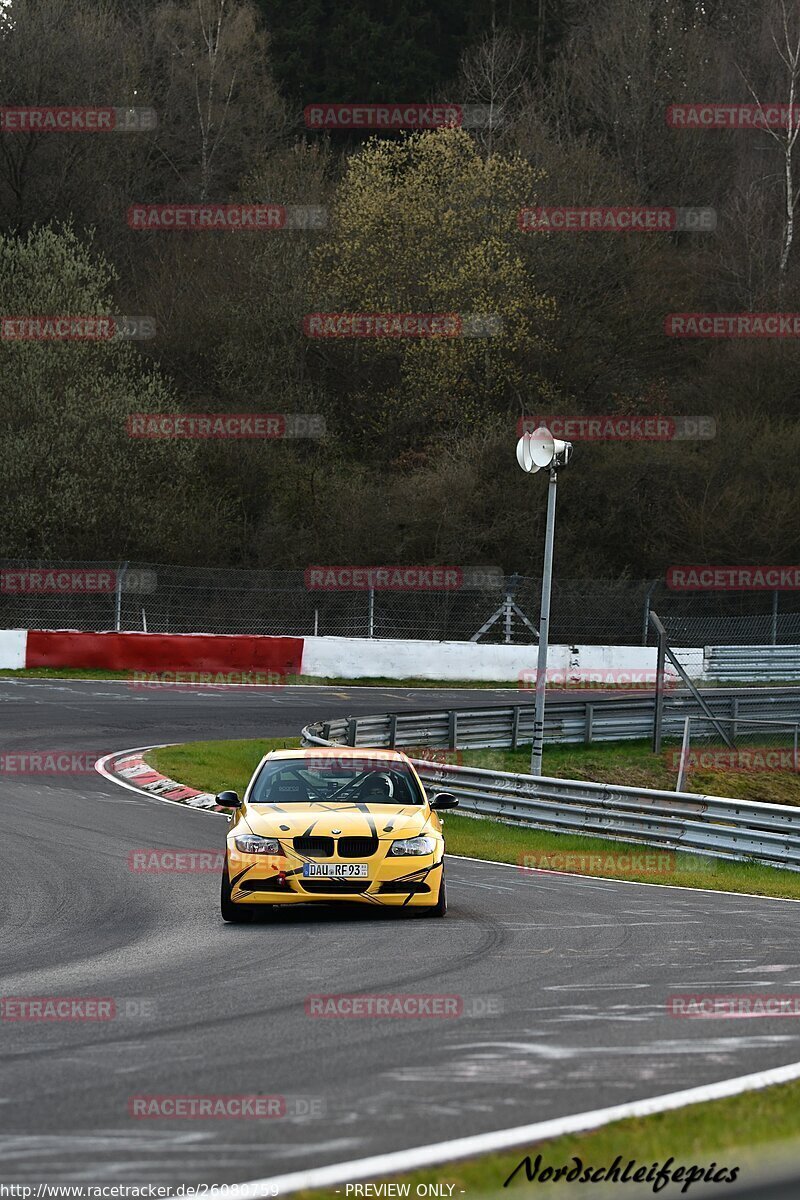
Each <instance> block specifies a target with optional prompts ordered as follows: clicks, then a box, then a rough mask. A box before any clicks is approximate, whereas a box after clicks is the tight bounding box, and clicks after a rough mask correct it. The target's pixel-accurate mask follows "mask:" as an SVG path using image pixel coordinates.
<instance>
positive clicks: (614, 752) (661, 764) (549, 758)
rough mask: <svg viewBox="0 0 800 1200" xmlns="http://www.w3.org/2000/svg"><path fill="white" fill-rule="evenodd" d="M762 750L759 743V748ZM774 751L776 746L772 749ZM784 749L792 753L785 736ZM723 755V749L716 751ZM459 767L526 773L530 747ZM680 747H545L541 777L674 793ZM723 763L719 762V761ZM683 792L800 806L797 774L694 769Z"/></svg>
mask: <svg viewBox="0 0 800 1200" xmlns="http://www.w3.org/2000/svg"><path fill="white" fill-rule="evenodd" d="M762 745H763V743H762ZM739 746H740V749H742V750H745V749H753V748H756V747H757V746H758V743H757V742H756V741H750V740H748V741H747V742H745V741H744V740H741V739H740V741H739ZM767 748H772V749H776V748H777V746H776V745H775V744H773V745H772V747H767ZM783 748H784V749H787V750H789V752H791V749H792V746H791V739H790V738H789V737H788V735H787V736H786V738H785V740H784V742H783ZM721 749H722V751H726V748H725V747H724V746H723V747H721ZM459 753H460V755H461V756H462V761H463V763H464V766H468V767H489V768H491V769H492V770H494V771H516V772H519V773H521V774H523V775H525V774H527V773H528V772H529V771H530V762H531V752H530V746H527V747H525V748H523V749H522V750H462V751H460V752H459ZM679 753H680V743H679V742H677V741H665V742H664V744H663V749H662V752H661V754H660V755H658V754H653V753H652V751H651V749H650V742H649V741H625V742H595V743H594V744H593V745H591V746H580V745H574V746H570V745H566V746H550V745H545V748H544V754H543V756H542V771H543V773H544V774H545V775H553V776H556V777H558V778H560V779H586V780H594V781H595V782H596V783H621V784H627V785H628V786H629V787H646V788H661V789H663V790H664V791H668V792H671V791H674V789H675V782H676V780H677V777H678V769H677V763H676V761H675V755H676V754H679ZM723 761H724V760H723ZM684 791H688V792H700V793H701V794H707V795H709V796H735V797H736V798H737V799H739V800H763V801H765V802H766V803H768V804H793V805H800V774H798V773H797V772H796V771H766V770H764V771H723V770H713V771H712V770H705V769H702V770H701V769H699V768H693V769H691V770H690V771H689V772H688V775H687V777H686V782H685V784H684Z"/></svg>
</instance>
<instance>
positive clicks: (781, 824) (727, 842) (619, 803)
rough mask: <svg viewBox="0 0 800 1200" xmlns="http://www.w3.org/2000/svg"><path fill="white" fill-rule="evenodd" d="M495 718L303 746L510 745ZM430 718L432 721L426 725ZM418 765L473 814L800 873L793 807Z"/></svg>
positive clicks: (452, 717) (383, 728)
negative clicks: (468, 735) (468, 737)
mask: <svg viewBox="0 0 800 1200" xmlns="http://www.w3.org/2000/svg"><path fill="white" fill-rule="evenodd" d="M740 699H741V697H740ZM613 703H619V701H614V702H613ZM795 703H796V700H795ZM501 712H505V713H506V715H505V717H504V718H503V719H504V720H505V721H506V722H508V720H509V719H511V720H513V719H515V718H514V717H513V715H512V716H511V717H509V713H508V710H501ZM490 714H491V710H488V709H483V710H466V711H465V710H461V711H460V712H459V711H458V710H450V712H449V713H429V714H420V713H417V714H408V715H406V716H405V720H406V721H407V720H408V717H409V716H411V715H413V716H415V717H416V721H415V723H414V724H413V726H411V730H413V736H414V738H416V741H415V742H412V741H408V742H406V741H403V742H401V741H400V740H399V737H398V734H399V733H401V734H403V735H405V734H407V733H408V732H410V730H409V729H408V728H405V729H403V730H399V729H398V724H399V721H400V719H401V718H400V717H399V716H398V715H396V714H384V715H382V716H376V717H360V718H358V719H357V722H356V718H350V719H349V720H345V721H327V722H317V723H316V724H314V725H309V726H307V727H306V728H305V729H304V730H303V741H304V743H305V744H306V745H326V744H336V743H338V744H341V743H342V742H348V743H349V744H350V745H357V746H361V745H363V746H365V747H366V746H375V747H380V746H387V745H388V744H389V740H388V739H389V737H390V735H392V734H393V735H394V742H393V744H394V745H398V746H399V745H401V744H402V745H417V746H423V745H429V746H441V745H446V744H447V740H445V741H442V738H443V737H444V738H445V739H447V738H448V737H450V736H452V735H453V734H454V733H455V734H458V733H459V730H460V729H461V730H466V729H467V727H469V729H470V731H471V732H472V733H473V734H475V736H477V737H491V738H495V737H498V736H502V737H507V736H508V731H507V730H505V731H500V732H498V730H497V729H495V728H494V727H493V726H492V723H491V721H489V715H490ZM497 715H498V717H499V714H497ZM717 715H719V714H717ZM425 717H427V721H424V720H423V718H425ZM443 718H444V719H445V724H444V725H443ZM454 722H455V728H454V727H453V723H454ZM342 735H344V736H342ZM615 736H617V737H619V736H620V734H619V733H617V734H616V735H615ZM370 737H371V738H372V740H370ZM451 744H455V742H452V743H451ZM459 744H460V745H462V746H468V745H508V744H509V743H508V741H503V742H498V741H489V742H486V741H483V742H474V741H473V742H469V741H464V740H462V739H461V738H460V737H459ZM412 761H413V762H414V765H415V766H416V768H417V771H418V772H419V774H420V777H421V779H422V781H423V783H424V784H425V785H426V786H427V787H430V788H437V787H438V788H439V789H440V790H443V789H446V790H447V791H450V792H453V793H454V794H455V795H456V796H458V798H459V801H460V806H461V808H462V810H463V811H464V812H466V813H470V814H474V815H476V816H487V817H492V818H494V819H495V820H501V821H506V822H510V823H513V824H522V825H532V826H535V827H536V828H538V829H550V830H554V831H557V832H564V831H567V830H569V831H572V832H579V833H582V834H585V835H587V836H589V837H610V838H621V839H624V840H625V841H629V842H637V843H644V844H648V845H655V846H659V847H662V848H666V849H672V850H685V851H689V852H695V853H702V854H705V855H712V856H714V857H718V858H726V859H735V860H753V861H757V862H762V863H765V864H768V865H771V866H778V867H782V868H784V869H788V870H793V871H800V810H799V809H795V808H791V807H790V806H788V805H780V804H762V803H759V802H757V801H749V800H736V799H733V798H730V797H721V796H705V795H699V794H695V793H692V792H663V791H656V790H654V789H648V788H632V787H625V786H623V785H618V784H610V783H590V782H582V781H580V780H575V779H552V778H548V777H545V776H538V777H534V776H531V775H515V774H512V773H511V772H508V771H488V770H483V769H480V768H476V767H460V766H458V767H457V766H450V765H444V764H433V763H431V762H430V761H429V760H426V759H416V758H415V759H413V760H412Z"/></svg>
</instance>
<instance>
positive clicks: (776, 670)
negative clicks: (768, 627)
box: [704, 646, 800, 682]
mask: <svg viewBox="0 0 800 1200" xmlns="http://www.w3.org/2000/svg"><path fill="white" fill-rule="evenodd" d="M704 670H705V674H706V675H707V676H708V678H710V679H712V680H719V681H720V682H725V681H726V680H734V681H736V680H747V679H752V680H754V681H755V680H759V679H798V680H800V646H707V647H706V653H705V668H704Z"/></svg>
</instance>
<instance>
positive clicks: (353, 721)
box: [346, 717, 358, 746]
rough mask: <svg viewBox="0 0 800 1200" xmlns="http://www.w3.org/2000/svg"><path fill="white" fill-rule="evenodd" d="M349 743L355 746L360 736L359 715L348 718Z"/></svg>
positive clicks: (347, 735)
mask: <svg viewBox="0 0 800 1200" xmlns="http://www.w3.org/2000/svg"><path fill="white" fill-rule="evenodd" d="M346 737H347V745H348V746H355V744H356V740H357V738H358V717H348V718H347V734H346Z"/></svg>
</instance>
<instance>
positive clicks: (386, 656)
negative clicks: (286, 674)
mask: <svg viewBox="0 0 800 1200" xmlns="http://www.w3.org/2000/svg"><path fill="white" fill-rule="evenodd" d="M677 653H678V658H679V659H680V660H681V662H682V663H683V664H684V665H686V667H687V670H688V671H689V674H690V675H691V676H692V677H694V675H695V674H698V675H699V674H700V672H701V671H702V668H703V651H702V650H701V649H698V650H681V651H678V652H677ZM536 655H537V648H536V646H535V645H530V646H492V645H483V644H478V643H476V642H426V641H401V640H400V639H397V640H395V639H394V638H340V637H307V638H306V639H305V648H304V650H303V674H304V675H322V676H338V677H340V678H342V679H364V678H368V677H370V676H382V677H385V678H389V679H411V678H414V679H446V680H457V679H464V680H476V681H479V680H505V681H507V682H508V683H511V684H517V682H518V681H519V680H520V677H521V674H522V673H523V672H529V673H530V672H533V671H535V669H536ZM655 669H656V649H655V646H551V647H550V650H549V654H548V671H564V672H568V671H570V670H572V671H573V672H577V671H580V672H587V671H601V672H608V673H609V675H611V673H612V672H614V671H620V672H648V671H649V672H653V673H654V672H655ZM667 672H668V674H675V672H674V670H673V668H672V667H671V666H670V665H669V663H668V664H667ZM524 678H525V676H523V679H524ZM527 679H528V681H531V682H532V680H533V679H534V676H533V675H531V674H528V676H527ZM555 682H556V681H555V680H554V683H555ZM608 682H611V678H609V679H608ZM621 682H624V679H623V680H621Z"/></svg>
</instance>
